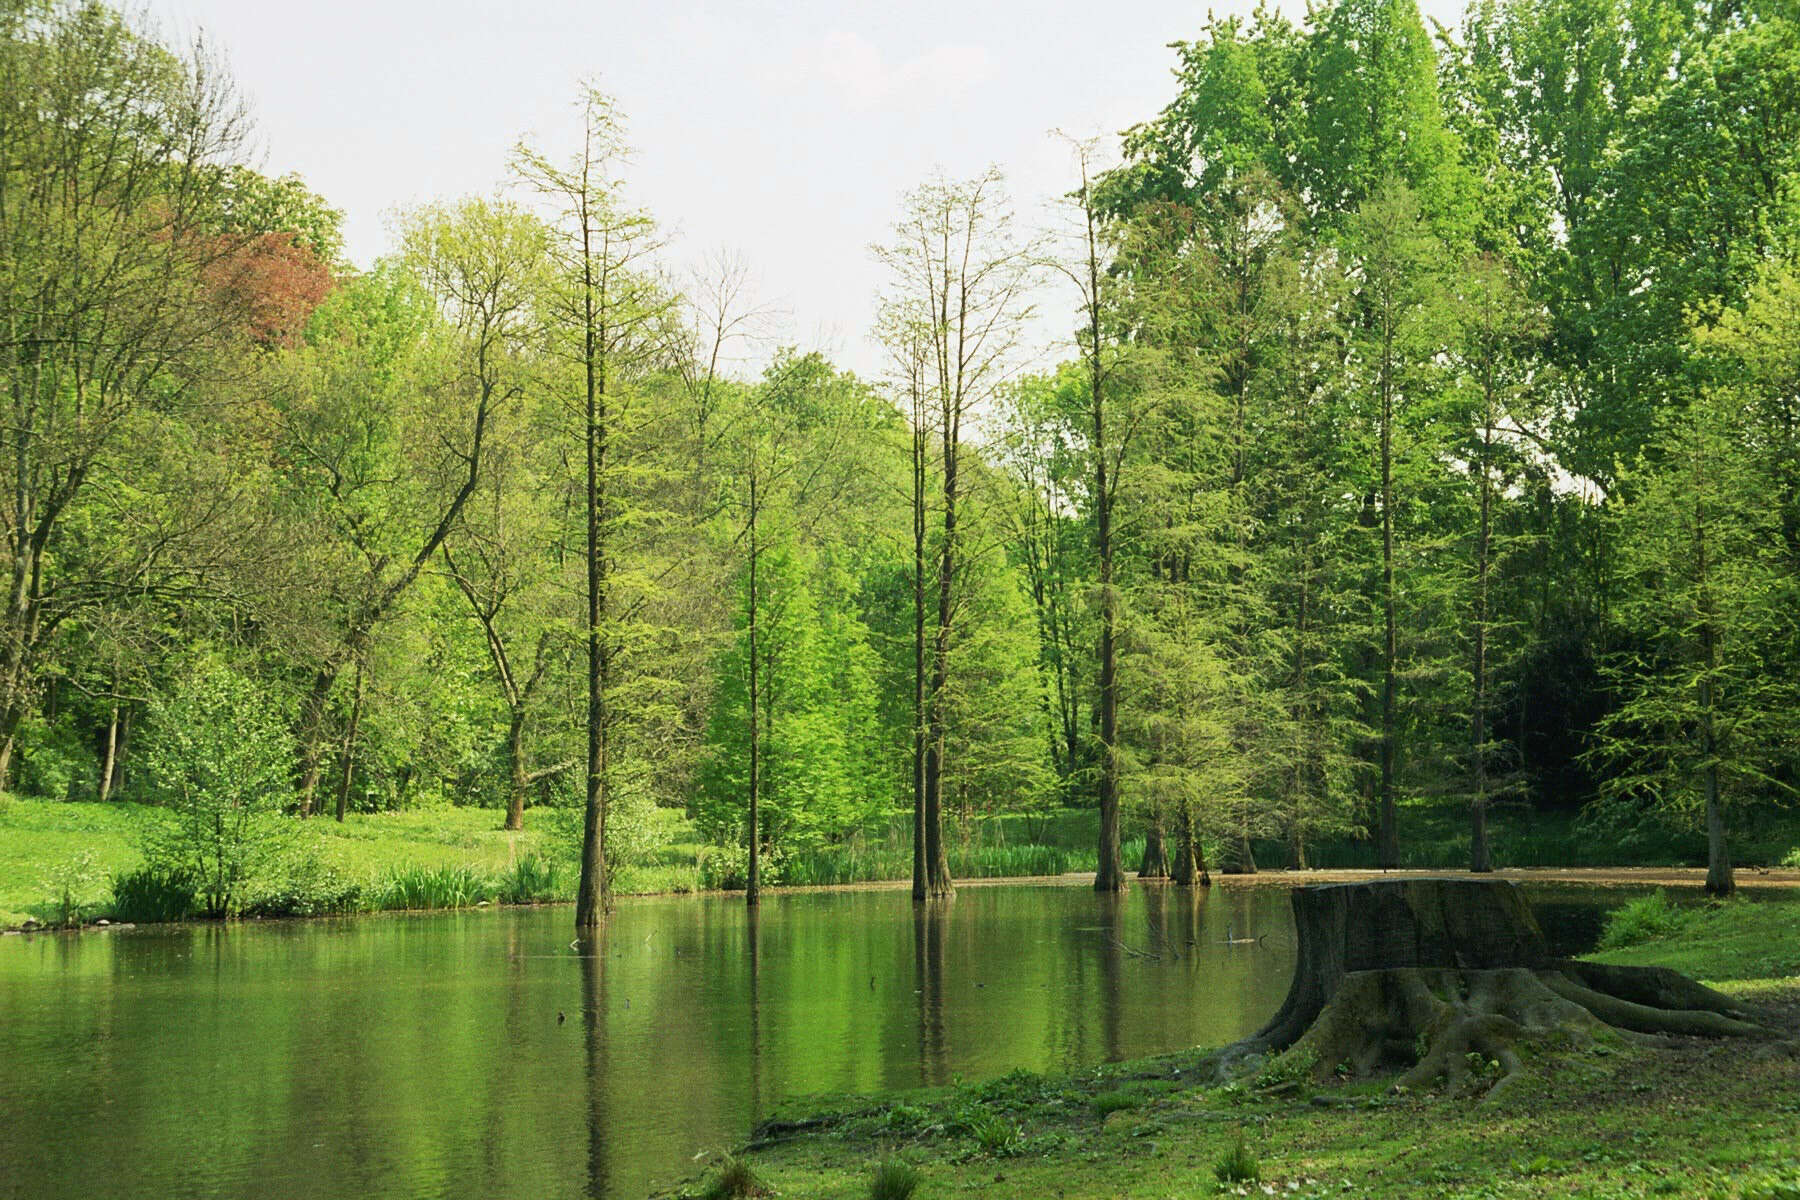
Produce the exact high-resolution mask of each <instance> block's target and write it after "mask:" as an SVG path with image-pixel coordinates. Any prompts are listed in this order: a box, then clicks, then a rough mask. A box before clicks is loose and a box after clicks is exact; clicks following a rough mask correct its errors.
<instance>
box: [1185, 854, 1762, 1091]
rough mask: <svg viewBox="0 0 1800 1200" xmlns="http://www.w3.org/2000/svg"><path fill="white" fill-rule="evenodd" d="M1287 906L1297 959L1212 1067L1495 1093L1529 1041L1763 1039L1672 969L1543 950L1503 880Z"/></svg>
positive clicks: (1379, 889)
mask: <svg viewBox="0 0 1800 1200" xmlns="http://www.w3.org/2000/svg"><path fill="white" fill-rule="evenodd" d="M1293 905H1294V927H1295V931H1296V933H1297V935H1298V937H1299V958H1298V961H1297V962H1296V963H1295V965H1294V980H1293V983H1292V984H1291V985H1290V986H1289V988H1288V995H1287V999H1286V1001H1285V1002H1284V1003H1283V1004H1282V1006H1281V1008H1280V1010H1279V1011H1278V1012H1277V1013H1276V1014H1275V1016H1274V1018H1273V1019H1272V1020H1271V1021H1270V1022H1269V1023H1268V1024H1267V1025H1266V1026H1264V1027H1263V1029H1262V1030H1261V1031H1260V1032H1258V1033H1257V1034H1255V1035H1254V1036H1253V1037H1250V1038H1247V1039H1245V1040H1244V1041H1242V1042H1239V1043H1237V1044H1236V1045H1235V1046H1231V1047H1228V1048H1227V1049H1226V1050H1225V1051H1223V1052H1222V1053H1221V1055H1220V1059H1219V1066H1220V1069H1221V1070H1222V1071H1225V1072H1231V1071H1232V1068H1233V1067H1234V1066H1242V1065H1244V1064H1246V1063H1248V1062H1250V1061H1261V1060H1262V1059H1263V1058H1266V1057H1269V1056H1275V1055H1280V1056H1281V1057H1282V1058H1283V1060H1284V1061H1285V1063H1286V1064H1287V1066H1288V1068H1289V1069H1288V1070H1287V1071H1284V1072H1279V1073H1278V1074H1279V1075H1282V1076H1289V1077H1291V1076H1292V1075H1294V1074H1295V1073H1296V1072H1298V1071H1300V1070H1302V1069H1304V1070H1307V1071H1310V1073H1311V1074H1312V1075H1313V1077H1314V1078H1315V1079H1318V1080H1326V1079H1331V1078H1334V1077H1336V1078H1342V1077H1344V1076H1345V1075H1347V1074H1348V1075H1369V1074H1378V1073H1383V1072H1392V1071H1400V1072H1402V1074H1401V1077H1400V1079H1399V1080H1398V1083H1399V1085H1400V1086H1402V1087H1405V1088H1408V1089H1417V1088H1425V1087H1430V1086H1432V1085H1433V1084H1435V1083H1437V1082H1438V1081H1439V1080H1440V1079H1441V1080H1442V1081H1443V1086H1444V1088H1445V1090H1446V1091H1449V1092H1460V1091H1480V1090H1483V1089H1486V1088H1488V1087H1489V1086H1490V1085H1491V1086H1492V1091H1490V1093H1489V1094H1493V1092H1497V1091H1500V1090H1503V1088H1504V1085H1505V1084H1507V1083H1508V1082H1510V1081H1511V1080H1513V1079H1515V1078H1517V1077H1518V1075H1519V1072H1520V1060H1519V1055H1518V1048H1519V1047H1520V1046H1521V1045H1523V1044H1525V1043H1539V1044H1546V1045H1551V1046H1574V1045H1580V1044H1582V1043H1583V1042H1586V1041H1588V1040H1591V1039H1592V1038H1593V1036H1594V1035H1595V1034H1597V1033H1600V1032H1603V1031H1609V1030H1610V1031H1611V1032H1613V1033H1615V1034H1617V1035H1619V1036H1621V1037H1624V1038H1626V1039H1629V1040H1636V1041H1648V1042H1651V1043H1656V1042H1659V1041H1660V1040H1661V1038H1662V1037H1663V1036H1665V1035H1671V1034H1685V1035H1699V1036H1704V1037H1732V1036H1742V1035H1748V1034H1758V1033H1763V1032H1766V1031H1765V1030H1763V1029H1762V1028H1761V1027H1759V1026H1757V1025H1755V1024H1753V1023H1751V1022H1750V1021H1749V1020H1748V1016H1747V1014H1746V1013H1744V1012H1743V1011H1741V1010H1740V1009H1739V1008H1738V1007H1737V1006H1736V1005H1734V1004H1733V1003H1732V1001H1731V999H1730V998H1729V997H1727V996H1724V995H1721V994H1720V993H1718V992H1715V991H1713V990H1712V989H1711V988H1707V987H1703V986H1701V985H1700V984H1698V983H1695V982H1694V981H1693V980H1691V979H1688V978H1687V977H1686V976H1684V975H1681V974H1679V973H1677V972H1675V971H1671V970H1668V969H1667V968H1663V967H1613V966H1602V965H1600V964H1598V963H1587V962H1578V961H1575V960H1571V959H1559V958H1556V957H1554V956H1552V955H1551V953H1550V951H1549V947H1548V945H1547V944H1546V943H1545V940H1544V935H1543V932H1542V931H1541V930H1540V929H1539V928H1538V924H1537V921H1536V920H1535V919H1534V918H1533V917H1532V915H1531V909H1530V906H1528V905H1527V904H1526V903H1525V899H1524V897H1523V896H1522V895H1521V894H1520V892H1519V889H1518V887H1517V886H1516V885H1515V884H1512V883H1510V882H1507V881H1505V880H1496V879H1466V878H1457V879H1404V880H1401V879H1392V880H1377V881H1371V882H1368V883H1344V884H1327V885H1323V886H1316V887H1303V888H1296V889H1295V890H1294V893H1293ZM1490 1064H1497V1065H1498V1070H1497V1071H1495V1070H1493V1069H1492V1067H1491V1066H1490Z"/></svg>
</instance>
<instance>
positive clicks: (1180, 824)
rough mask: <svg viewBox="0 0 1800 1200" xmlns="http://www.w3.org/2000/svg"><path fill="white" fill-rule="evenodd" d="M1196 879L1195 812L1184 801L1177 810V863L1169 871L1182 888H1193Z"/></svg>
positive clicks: (1170, 875)
mask: <svg viewBox="0 0 1800 1200" xmlns="http://www.w3.org/2000/svg"><path fill="white" fill-rule="evenodd" d="M1195 877H1196V871H1195V866H1194V810H1193V806H1192V805H1191V804H1190V803H1189V802H1188V801H1186V800H1183V801H1182V802H1181V807H1179V808H1178V809H1176V810H1175V862H1174V864H1173V865H1172V866H1171V867H1170V869H1169V878H1170V879H1171V880H1173V881H1174V882H1175V883H1176V884H1177V885H1178V886H1180V887H1193V886H1194V879H1195Z"/></svg>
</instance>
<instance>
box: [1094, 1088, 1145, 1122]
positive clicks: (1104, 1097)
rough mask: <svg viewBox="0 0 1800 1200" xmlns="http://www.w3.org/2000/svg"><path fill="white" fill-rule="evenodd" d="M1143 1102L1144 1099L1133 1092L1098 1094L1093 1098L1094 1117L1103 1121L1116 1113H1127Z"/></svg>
mask: <svg viewBox="0 0 1800 1200" xmlns="http://www.w3.org/2000/svg"><path fill="white" fill-rule="evenodd" d="M1143 1102H1144V1098H1143V1097H1142V1096H1140V1095H1138V1094H1137V1093H1135V1092H1125V1091H1112V1092H1099V1093H1097V1094H1096V1095H1095V1096H1094V1101H1093V1104H1094V1115H1095V1116H1097V1117H1099V1118H1100V1119H1101V1120H1103V1121H1104V1120H1105V1119H1106V1118H1107V1117H1110V1116H1111V1115H1112V1114H1114V1113H1116V1112H1128V1111H1130V1110H1131V1109H1134V1108H1137V1107H1138V1106H1140V1105H1142V1104H1143Z"/></svg>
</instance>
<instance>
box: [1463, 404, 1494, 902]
mask: <svg viewBox="0 0 1800 1200" xmlns="http://www.w3.org/2000/svg"><path fill="white" fill-rule="evenodd" d="M1487 404H1488V407H1487V411H1486V412H1485V413H1484V414H1483V419H1482V429H1481V462H1480V464H1479V465H1480V470H1481V515H1480V523H1479V528H1478V530H1477V532H1476V544H1475V664H1474V668H1475V669H1474V676H1475V678H1474V683H1475V702H1474V704H1473V705H1472V709H1473V711H1472V712H1471V713H1470V718H1469V721H1470V730H1469V736H1470V741H1471V745H1470V747H1469V753H1470V760H1471V765H1472V766H1473V767H1474V775H1475V779H1474V785H1475V796H1474V799H1473V801H1472V803H1471V804H1470V817H1471V827H1470V830H1469V870H1470V871H1472V872H1475V873H1476V874H1482V873H1485V872H1488V871H1492V870H1493V869H1494V863H1493V859H1492V858H1491V857H1490V855H1489V853H1488V828H1487V817H1488V812H1487V810H1488V795H1487V639H1488V567H1489V557H1490V554H1489V551H1490V546H1489V531H1490V522H1491V519H1492V508H1491V506H1492V496H1491V487H1492V480H1491V477H1490V476H1491V468H1490V466H1489V462H1488V458H1489V455H1490V454H1491V452H1492V451H1491V447H1492V437H1493V399H1492V389H1491V386H1490V388H1489V397H1488V401H1487Z"/></svg>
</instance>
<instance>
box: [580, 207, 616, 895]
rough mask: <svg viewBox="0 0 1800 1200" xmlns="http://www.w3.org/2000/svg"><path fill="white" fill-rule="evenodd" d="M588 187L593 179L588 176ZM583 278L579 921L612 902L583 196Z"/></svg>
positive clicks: (600, 397)
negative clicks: (583, 790) (583, 684)
mask: <svg viewBox="0 0 1800 1200" xmlns="http://www.w3.org/2000/svg"><path fill="white" fill-rule="evenodd" d="M583 183H584V189H585V183H586V181H585V179H584V181H583ZM580 217H581V258H582V285H583V298H582V305H583V312H582V316H583V330H582V336H583V339H584V340H583V346H582V351H583V353H582V358H583V368H584V372H583V373H584V383H585V393H586V394H585V408H584V413H585V416H586V439H585V440H586V443H587V807H586V810H585V812H584V813H583V820H582V830H581V883H580V885H579V887H578V888H577V889H576V893H575V927H576V928H577V929H581V930H586V929H593V928H595V927H597V926H598V925H599V924H600V921H601V918H602V917H603V916H604V914H605V912H606V909H607V908H608V907H609V903H610V893H611V888H610V886H609V882H608V880H607V877H606V801H607V797H606V766H607V764H606V753H607V745H606V738H607V716H608V713H607V710H606V702H607V695H606V690H607V684H608V682H609V680H608V678H607V676H608V674H609V671H608V667H609V665H610V664H609V663H608V661H607V659H608V652H607V651H608V648H607V645H606V638H605V631H604V630H603V629H602V627H601V622H602V620H603V619H604V617H605V615H606V583H607V579H606V550H607V548H606V543H605V530H604V526H603V524H602V512H603V508H604V505H605V490H604V489H605V470H606V420H607V413H606V376H605V365H604V358H603V357H602V355H603V347H602V346H601V344H600V337H599V329H600V327H599V321H598V316H597V313H596V311H595V307H594V300H595V280H594V274H593V263H594V256H593V243H592V236H593V235H592V221H591V215H590V213H589V212H588V207H587V203H586V198H585V190H584V194H583V202H582V204H581V212H580Z"/></svg>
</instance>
